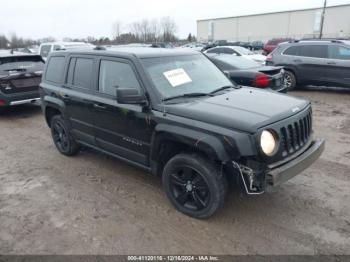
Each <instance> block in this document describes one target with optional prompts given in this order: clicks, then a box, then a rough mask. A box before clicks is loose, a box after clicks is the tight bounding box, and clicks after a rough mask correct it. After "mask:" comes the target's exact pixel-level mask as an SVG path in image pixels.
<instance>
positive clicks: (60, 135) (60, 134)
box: [50, 115, 80, 156]
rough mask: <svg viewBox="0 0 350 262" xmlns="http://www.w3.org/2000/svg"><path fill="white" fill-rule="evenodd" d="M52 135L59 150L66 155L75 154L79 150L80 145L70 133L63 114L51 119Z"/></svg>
mask: <svg viewBox="0 0 350 262" xmlns="http://www.w3.org/2000/svg"><path fill="white" fill-rule="evenodd" d="M50 126H51V136H52V139H53V142H54V144H55V146H56V148H57V150H58V151H59V152H60V153H61V154H63V155H66V156H73V155H76V154H77V153H78V152H79V149H80V146H79V145H78V143H77V142H76V141H75V140H74V139H73V137H72V136H71V135H70V133H69V131H68V128H67V125H66V123H65V121H64V120H63V118H62V116H61V115H55V116H53V117H52V119H51V125H50Z"/></svg>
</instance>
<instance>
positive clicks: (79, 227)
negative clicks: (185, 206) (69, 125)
mask: <svg viewBox="0 0 350 262" xmlns="http://www.w3.org/2000/svg"><path fill="white" fill-rule="evenodd" d="M291 95H294V96H300V97H306V98H308V99H310V100H311V101H312V104H313V114H314V131H315V134H314V135H315V136H316V137H324V138H326V141H327V145H326V151H325V152H324V154H323V155H322V156H321V158H320V159H319V160H318V161H317V162H316V163H315V164H314V165H313V166H312V167H311V168H309V169H307V170H306V171H304V172H303V173H302V174H301V175H299V176H297V177H295V178H294V179H292V180H291V181H289V182H287V183H285V184H284V185H283V186H282V187H281V188H280V189H279V191H277V192H274V193H269V194H265V195H262V196H247V195H245V194H243V193H241V192H239V190H238V187H237V186H234V187H233V190H231V191H233V193H230V195H229V196H228V198H227V200H226V205H225V208H224V209H222V210H220V212H219V213H218V214H217V215H215V216H214V217H212V218H210V219H207V220H196V219H192V218H190V217H187V216H185V215H183V214H181V213H179V212H177V211H176V210H175V209H174V208H173V207H172V206H171V205H170V203H169V202H168V200H167V198H166V196H165V194H164V193H163V191H162V187H161V181H160V180H159V179H158V178H156V177H153V176H151V175H148V174H147V173H145V172H144V171H142V170H139V169H137V168H134V167H131V166H129V165H127V164H125V163H124V162H121V161H118V160H115V159H112V158H110V157H107V156H104V155H102V154H99V153H96V152H94V151H92V150H86V149H85V150H83V151H82V152H81V153H80V154H78V155H77V156H75V157H72V158H68V157H65V156H62V155H60V154H59V153H58V152H57V150H56V149H55V147H54V145H53V143H52V140H51V136H50V131H49V129H48V128H47V126H46V124H45V122H44V118H43V116H42V115H41V111H40V107H38V106H34V105H26V106H18V107H15V108H11V109H9V110H7V111H5V112H2V113H1V115H0V130H1V131H0V159H1V165H0V217H1V223H0V224H1V227H0V253H2V254H19V253H20V254H130V253H132V254H150V253H151V254H180V253H181V254H350V242H349V239H350V205H349V200H350V190H349V188H350V92H349V90H338V89H320V88H308V89H306V90H301V91H296V92H293V93H291Z"/></svg>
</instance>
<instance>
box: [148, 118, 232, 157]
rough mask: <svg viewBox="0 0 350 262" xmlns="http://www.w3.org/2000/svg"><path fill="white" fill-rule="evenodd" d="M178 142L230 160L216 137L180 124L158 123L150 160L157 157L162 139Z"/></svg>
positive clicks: (212, 155) (211, 155)
mask: <svg viewBox="0 0 350 262" xmlns="http://www.w3.org/2000/svg"><path fill="white" fill-rule="evenodd" d="M165 140H170V141H174V142H180V143H183V144H185V145H187V146H190V147H193V148H197V149H198V150H199V151H203V152H205V153H206V154H207V155H208V156H210V157H211V158H214V159H217V160H220V161H221V162H226V161H229V160H230V157H229V155H228V154H227V150H226V148H225V146H224V144H223V141H221V140H220V139H219V138H218V137H216V136H214V135H212V134H208V133H203V132H200V131H197V130H193V129H188V128H185V127H180V126H173V125H168V124H159V125H157V126H156V128H155V133H154V134H153V137H152V143H151V144H152V145H153V146H152V148H151V160H155V159H157V153H158V150H159V147H160V145H161V144H162V142H163V141H165Z"/></svg>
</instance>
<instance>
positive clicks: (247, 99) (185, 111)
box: [165, 87, 309, 133]
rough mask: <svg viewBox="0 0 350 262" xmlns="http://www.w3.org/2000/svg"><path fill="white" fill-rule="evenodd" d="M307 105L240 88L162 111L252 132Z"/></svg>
mask: <svg viewBox="0 0 350 262" xmlns="http://www.w3.org/2000/svg"><path fill="white" fill-rule="evenodd" d="M308 105H309V102H308V101H306V100H302V99H299V98H295V97H291V96H288V95H285V94H280V93H275V92H272V91H264V90H260V89H257V88H249V87H242V88H240V89H236V90H233V91H231V92H227V93H225V94H222V95H217V96H214V97H209V98H198V99H196V100H195V101H191V102H189V103H180V104H168V105H166V108H165V110H166V112H167V113H169V114H174V115H177V116H182V117H186V118H190V119H193V120H198V121H201V122H206V123H210V124H213V125H217V126H220V127H225V128H229V129H235V130H241V131H245V132H249V133H255V132H256V131H257V130H258V129H259V128H261V127H264V126H266V125H269V124H272V123H274V122H277V121H280V120H282V119H285V118H288V117H290V116H292V115H294V114H297V113H299V112H300V111H302V110H303V109H305V108H306V107H307V106H308Z"/></svg>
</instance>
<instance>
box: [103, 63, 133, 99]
mask: <svg viewBox="0 0 350 262" xmlns="http://www.w3.org/2000/svg"><path fill="white" fill-rule="evenodd" d="M118 87H122V88H138V89H140V84H139V82H138V80H137V78H136V75H135V72H134V70H133V69H132V68H131V66H130V65H129V64H127V63H122V62H117V61H108V60H102V61H101V64H100V75H99V92H100V93H103V94H107V95H110V96H114V97H115V96H116V90H117V88H118Z"/></svg>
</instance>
